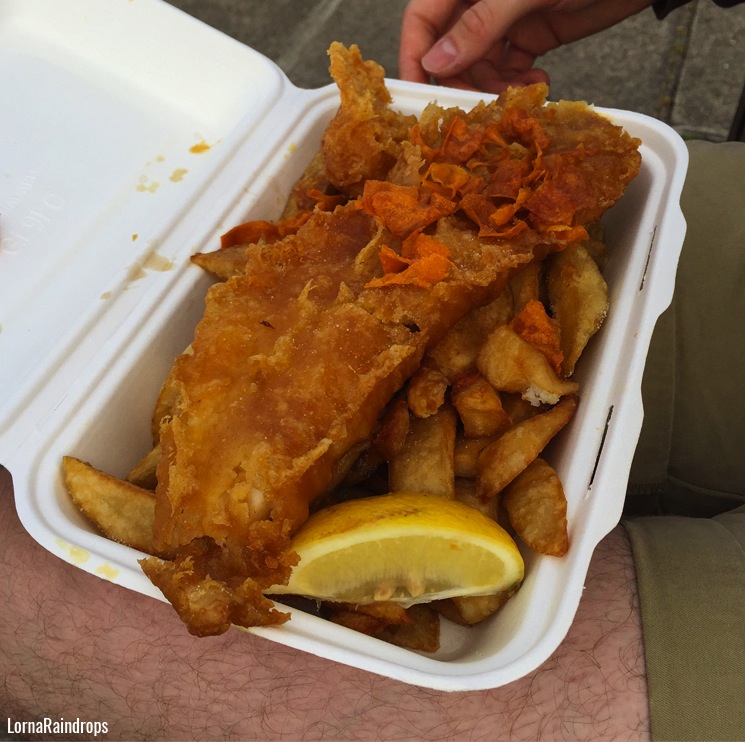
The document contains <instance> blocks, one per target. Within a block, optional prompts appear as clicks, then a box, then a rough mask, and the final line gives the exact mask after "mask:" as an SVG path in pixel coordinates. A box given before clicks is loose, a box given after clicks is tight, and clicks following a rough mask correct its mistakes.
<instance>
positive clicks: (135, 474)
mask: <svg viewBox="0 0 745 742" xmlns="http://www.w3.org/2000/svg"><path fill="white" fill-rule="evenodd" d="M158 461H160V444H158V445H156V446H155V447H154V448H151V449H150V450H149V451H148V452H147V453H146V454H145V455H144V456H143V457H142V458H141V459H140V460H139V461H138V462H137V464H135V466H134V467H133V468H132V470H131V471H130V472H129V474H127V481H128V482H129V483H130V484H134V485H135V486H137V487H142V489H145V490H151V491H155V487H156V485H157V484H158V476H157V469H158Z"/></svg>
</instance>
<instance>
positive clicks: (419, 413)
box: [406, 366, 448, 417]
mask: <svg viewBox="0 0 745 742" xmlns="http://www.w3.org/2000/svg"><path fill="white" fill-rule="evenodd" d="M447 389H448V380H447V379H446V378H445V376H443V374H442V373H441V372H440V371H438V370H437V369H434V368H427V367H426V366H421V367H420V368H419V370H418V371H417V372H416V373H415V374H414V375H413V376H412V377H411V379H410V380H409V384H408V387H407V392H406V400H407V402H408V404H409V409H410V410H411V411H412V413H413V414H414V415H415V416H416V417H429V416H430V415H434V414H435V412H437V410H439V409H440V408H441V407H442V405H443V404H445V393H446V392H447Z"/></svg>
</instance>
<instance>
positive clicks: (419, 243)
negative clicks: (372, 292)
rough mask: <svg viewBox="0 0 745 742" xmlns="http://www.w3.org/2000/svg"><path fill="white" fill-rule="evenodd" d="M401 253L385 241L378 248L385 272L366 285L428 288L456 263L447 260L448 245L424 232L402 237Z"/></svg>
mask: <svg viewBox="0 0 745 742" xmlns="http://www.w3.org/2000/svg"><path fill="white" fill-rule="evenodd" d="M401 253H402V254H401V255H398V253H396V252H395V251H393V250H391V248H390V247H388V246H387V245H384V246H383V247H382V248H381V250H380V262H381V263H382V265H383V271H384V275H383V276H382V277H380V278H374V279H372V280H371V281H368V283H367V284H366V287H367V288H380V287H381V286H392V285H412V286H421V287H424V288H429V287H430V286H434V284H436V283H437V282H438V281H442V280H443V279H444V278H447V276H448V274H449V273H450V271H451V270H452V269H453V268H454V267H455V265H454V264H453V262H452V261H451V260H450V251H449V250H448V249H447V247H445V245H443V244H442V243H441V242H440V241H439V240H436V239H435V238H434V237H430V236H429V235H426V234H416V235H412V236H411V237H410V238H409V239H408V240H405V241H404V243H403V245H402V248H401ZM389 268H390V269H391V270H389Z"/></svg>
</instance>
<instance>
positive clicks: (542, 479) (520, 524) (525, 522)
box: [501, 457, 569, 557]
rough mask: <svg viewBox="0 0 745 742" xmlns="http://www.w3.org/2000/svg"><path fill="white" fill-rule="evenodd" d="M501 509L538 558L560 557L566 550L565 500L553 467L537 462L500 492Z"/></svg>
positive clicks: (546, 463) (567, 539) (543, 461)
mask: <svg viewBox="0 0 745 742" xmlns="http://www.w3.org/2000/svg"><path fill="white" fill-rule="evenodd" d="M501 499H502V505H503V506H504V509H505V510H506V511H507V515H508V517H509V519H510V524H511V525H512V527H513V528H514V529H515V531H516V533H517V534H518V536H520V538H521V539H522V540H523V541H524V542H525V543H526V544H527V545H528V546H530V547H531V548H533V549H535V550H536V551H538V552H540V553H541V554H548V555H550V556H556V557H560V556H564V554H566V553H567V550H568V549H569V537H568V535H567V500H566V496H565V495H564V487H563V486H562V484H561V480H560V479H559V477H558V475H557V474H556V472H555V471H554V469H553V467H552V466H551V465H550V464H549V463H548V462H547V461H545V460H544V459H542V458H540V457H539V458H537V459H535V460H534V461H533V462H532V463H530V464H528V466H527V467H526V468H525V469H524V470H523V471H522V472H521V473H520V474H518V476H517V477H516V478H515V479H514V480H513V481H512V482H511V483H510V484H509V485H508V486H507V487H506V488H505V490H504V491H503V492H502V498H501Z"/></svg>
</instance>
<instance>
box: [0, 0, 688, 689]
mask: <svg viewBox="0 0 745 742" xmlns="http://www.w3.org/2000/svg"><path fill="white" fill-rule="evenodd" d="M362 51H363V54H364V49H363V50H362ZM324 53H325V50H324V49H319V50H318V54H324ZM389 88H390V90H391V92H392V93H393V96H394V99H395V105H396V106H397V107H399V108H401V109H402V110H404V111H405V112H410V113H414V112H418V111H420V110H421V109H422V108H423V107H424V105H426V104H427V103H428V102H429V101H431V100H434V99H436V100H437V101H438V102H439V103H441V104H443V105H459V106H461V107H464V108H470V107H471V106H472V105H473V104H475V103H476V101H477V99H478V96H476V95H475V94H472V93H466V92H461V91H454V90H447V89H441V88H433V87H430V86H423V85H413V84H406V83H402V82H398V81H394V80H390V81H389ZM337 105H338V95H337V90H336V87H335V86H333V85H329V86H327V87H324V88H322V89H319V90H310V91H309V90H301V89H298V88H296V87H294V86H293V85H291V84H290V83H289V81H288V80H287V79H286V78H285V77H284V75H283V73H282V72H281V71H280V70H279V68H277V67H276V66H275V65H274V64H273V63H272V62H270V61H269V60H267V59H266V58H264V57H263V56H261V55H259V54H258V53H256V52H255V51H254V50H252V49H250V48H248V47H246V46H243V45H241V44H239V43H238V42H236V41H234V40H232V39H230V38H228V37H226V36H224V35H222V34H220V33H218V32H217V31H215V30H214V29H211V28H209V27H208V26H205V25H204V24H202V23H200V22H198V21H195V20H194V19H192V18H191V17H189V16H187V15H185V14H183V13H181V12H180V11H178V10H176V9H174V8H173V7H171V6H169V5H167V4H165V3H163V2H160V0H136V2H132V1H130V0H107V2H105V3H102V2H101V1H100V0H68V1H67V2H65V3H59V2H55V1H54V0H0V106H2V109H3V114H2V116H0V389H2V394H0V463H1V464H2V465H3V466H5V467H6V468H7V469H9V471H10V472H11V475H12V478H13V484H14V490H15V497H16V501H17V507H18V512H19V515H20V517H21V520H22V522H23V524H24V526H25V527H26V528H27V529H28V531H29V533H30V534H31V535H32V536H33V538H34V539H36V541H38V543H39V544H41V545H42V546H43V547H45V548H46V549H48V550H49V551H51V552H52V553H54V554H56V555H57V556H59V557H60V558H62V559H64V560H66V561H68V562H70V563H72V564H74V565H76V566H78V567H80V568H82V569H85V570H87V571H89V572H91V573H93V574H97V575H99V576H100V577H101V578H102V579H108V580H111V581H113V582H115V583H117V584H120V585H123V586H125V587H127V588H130V589H132V590H135V591H139V592H141V593H143V594H145V595H150V596H154V597H157V598H161V599H162V596H161V595H160V593H159V592H158V591H157V589H155V588H154V587H153V586H152V584H151V583H150V582H149V580H148V579H147V578H146V577H145V576H144V574H143V573H142V572H141V570H140V568H139V566H138V564H137V559H138V557H140V556H142V555H141V554H139V553H138V552H136V551H134V550H132V549H129V548H127V547H124V546H122V545H120V544H116V543H113V542H111V541H108V540H106V539H105V538H103V537H101V536H100V535H98V534H97V533H95V532H94V530H93V529H92V528H91V527H90V526H89V525H88V523H87V522H86V521H85V520H84V518H83V517H82V516H81V515H80V514H79V513H78V512H77V510H76V509H75V508H74V507H73V506H72V505H71V503H70V502H69V500H68V497H67V495H66V493H65V491H64V487H63V484H62V479H61V471H60V462H61V458H62V456H63V455H66V454H71V455H74V456H77V457H79V458H82V459H85V460H88V461H90V462H91V463H93V464H94V465H95V466H96V467H98V468H100V469H103V470H105V471H108V472H110V473H112V474H115V475H124V474H126V472H127V471H128V470H129V469H130V468H131V466H132V465H133V464H134V463H135V462H136V461H138V459H139V458H140V457H141V456H142V455H143V454H144V453H145V452H146V451H147V450H148V447H149V445H150V428H149V424H150V423H149V421H150V414H151V410H152V406H153V403H154V400H155V397H156V395H157V393H158V390H159V388H160V385H161V383H162V381H163V379H164V378H165V375H166V373H167V371H168V369H169V368H170V365H171V363H172V361H173V359H174V357H175V356H176V355H177V354H178V353H179V352H180V351H181V350H183V348H184V347H185V346H186V345H187V344H188V343H189V342H190V340H191V335H192V332H193V329H194V326H195V324H196V322H197V321H198V319H199V317H200V316H201V312H202V309H203V299H204V294H205V292H206V289H207V287H208V285H209V283H210V280H209V278H207V277H206V275H205V274H204V273H203V272H202V271H201V270H200V269H199V268H197V267H196V266H193V265H192V264H191V263H190V261H189V256H190V255H191V254H193V253H194V252H197V251H200V250H202V251H204V250H211V249H214V248H215V247H216V246H217V244H218V240H219V235H220V234H221V233H223V232H224V231H226V230H227V229H228V228H230V227H232V226H234V225H235V224H237V223H239V222H241V221H244V220H246V219H247V218H272V217H275V216H277V215H278V214H279V212H280V210H281V208H282V206H283V202H284V199H285V197H286V195H287V193H288V191H289V189H290V187H291V185H292V183H293V182H294V180H295V179H296V178H297V177H298V176H299V174H300V173H301V172H302V170H303V169H304V167H305V165H306V164H307V162H308V161H309V160H310V158H311V157H312V155H313V153H314V152H315V151H316V149H317V147H318V144H319V141H320V136H321V133H322V131H323V129H324V127H325V125H326V123H327V122H328V120H329V119H330V118H331V117H332V116H333V114H334V113H335V111H336V108H337ZM604 112H605V113H606V114H607V115H609V116H610V117H611V118H612V119H613V120H614V121H615V122H616V123H618V124H621V125H622V126H624V127H625V128H626V129H627V130H628V131H629V132H630V133H631V134H632V135H634V136H638V137H639V138H640V139H641V140H642V143H643V144H642V147H641V152H642V158H643V163H642V169H641V172H640V174H639V176H638V177H637V178H636V179H635V180H634V181H633V182H632V184H631V186H630V187H629V189H628V192H627V193H626V195H624V197H623V199H622V200H621V201H620V202H619V204H617V205H616V206H615V207H614V208H613V209H612V210H611V211H610V212H609V213H608V214H607V217H606V224H607V235H608V243H609V250H608V253H609V259H608V263H607V267H606V269H605V276H606V279H607V281H608V283H609V286H610V292H611V313H610V315H609V318H608V320H607V322H606V324H605V325H604V327H603V328H602V330H601V332H600V333H599V334H598V335H597V336H596V337H595V338H594V339H593V342H592V345H591V347H590V348H589V349H588V351H587V354H586V356H585V357H583V363H582V368H581V369H580V371H579V380H580V382H581V390H582V403H581V405H580V408H579V411H578V413H577V415H576V417H575V419H574V420H573V421H572V423H571V424H570V426H569V427H568V428H567V429H565V430H564V431H563V432H562V434H561V435H560V438H559V439H558V440H557V441H556V442H555V443H554V444H553V450H552V462H553V463H554V464H555V465H556V467H557V469H558V471H559V474H560V476H561V478H562V480H563V482H564V485H565V489H566V492H567V499H568V505H569V512H568V517H569V523H570V538H571V548H570V550H569V553H568V554H567V556H566V557H564V558H563V559H555V558H550V557H538V556H535V555H531V554H527V553H526V579H525V582H524V585H523V587H522V588H521V589H520V591H519V592H518V594H517V595H516V597H515V598H513V599H512V600H511V601H510V602H509V603H508V604H507V605H506V606H505V608H504V609H503V610H502V611H501V612H500V613H499V614H498V615H496V616H494V617H493V618H491V619H489V620H487V621H486V622H485V623H483V624H482V625H479V626H477V627H475V628H472V629H468V630H464V629H462V628H459V627H456V626H454V625H450V624H444V625H443V636H442V648H441V649H440V651H439V652H437V653H436V654H434V655H423V654H420V653H417V652H412V651H409V650H405V649H401V648H399V647H395V646H392V645H389V644H385V643H383V642H380V641H378V640H376V639H372V638H369V637H366V636H362V635H360V634H358V633H355V632H352V631H350V630H348V629H345V628H343V627H340V626H336V625H333V624H329V623H327V622H325V621H324V620H322V619H320V618H317V617H315V616H312V615H308V614H306V613H303V612H300V611H297V610H293V617H292V620H291V621H289V622H288V623H287V624H285V625H283V626H281V627H277V628H270V629H256V630H254V633H256V634H259V635H261V636H263V637H266V638H267V639H270V640H273V641H275V642H279V643H282V644H286V645H290V646H293V647H297V648H299V649H301V650H305V651H308V652H312V653H315V654H317V655H320V656H323V657H326V658H329V659H332V660H335V661H338V662H342V663H346V664H349V665H352V666H356V667H359V668H363V669H366V670H369V671H371V672H375V673H380V674H383V675H386V676H389V677H392V678H397V679H399V680H402V681H405V682H408V683H413V684H417V685H421V686H426V687H431V688H438V689H445V690H469V689H480V688H490V687H496V686H499V685H503V684H505V683H508V682H511V681H513V680H515V679H517V678H519V677H521V676H523V675H526V674H527V673H529V672H531V671H532V670H533V669H535V668H536V667H538V666H539V665H540V664H541V663H542V662H543V661H545V660H546V659H547V658H548V657H549V656H550V655H551V653H552V652H553V651H554V650H555V649H556V647H557V646H558V645H559V643H560V642H561V641H562V639H563V638H564V636H565V635H566V632H567V630H568V628H569V626H570V624H571V622H572V619H573V617H574V614H575V611H576V609H577V605H578V602H579V599H580V595H581V593H582V588H583V584H584V580H585V576H586V573H587V569H588V565H589V561H590V558H591V555H592V552H593V549H594V548H595V546H596V544H597V543H598V542H599V540H600V539H602V538H603V536H605V535H606V534H607V533H608V532H609V531H610V530H611V529H612V528H613V527H614V526H615V524H616V523H617V522H618V520H619V518H620V515H621V510H622V505H623V500H624V495H625V485H626V480H627V476H628V471H629V467H630V464H631V459H632V455H633V451H634V447H635V445H636V440H637V436H638V433H639V429H640V425H641V420H642V405H641V393H640V385H641V377H642V371H643V367H644V360H645V356H646V352H647V348H648V344H649V340H650V336H651V333H652V329H653V326H654V324H655V321H656V319H657V317H658V316H659V314H660V313H661V312H662V311H663V310H664V308H665V307H666V306H667V305H668V303H669V301H670V298H671V296H672V291H673V285H674V273H675V265H676V263H677V258H678V253H679V251H680V248H681V244H682V240H683V235H684V231H685V226H684V221H683V218H682V215H681V212H680V208H679V203H678V202H679V196H680V191H681V188H682V183H683V179H684V175H685V170H686V164H687V151H686V148H685V146H684V144H683V143H682V141H681V139H680V138H679V137H678V136H677V135H676V134H675V132H673V131H672V130H671V129H670V128H669V127H668V126H666V125H665V124H662V123H660V122H658V121H656V120H654V119H650V118H648V117H645V116H642V115H638V114H634V113H629V112H624V111H616V110H608V111H604ZM184 630H186V629H184ZM195 641H199V640H198V639H195Z"/></svg>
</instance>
